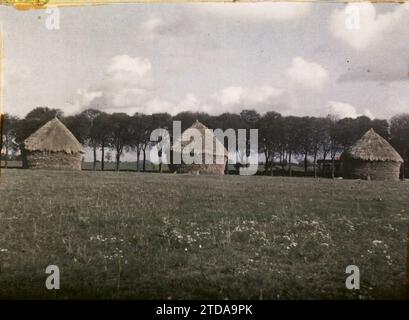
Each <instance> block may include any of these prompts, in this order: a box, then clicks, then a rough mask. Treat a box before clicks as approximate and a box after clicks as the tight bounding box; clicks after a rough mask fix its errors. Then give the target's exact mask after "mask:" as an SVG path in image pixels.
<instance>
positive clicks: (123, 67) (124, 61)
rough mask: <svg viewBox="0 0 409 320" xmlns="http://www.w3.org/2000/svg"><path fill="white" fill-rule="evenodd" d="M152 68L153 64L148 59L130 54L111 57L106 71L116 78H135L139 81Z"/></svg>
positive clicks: (128, 79)
mask: <svg viewBox="0 0 409 320" xmlns="http://www.w3.org/2000/svg"><path fill="white" fill-rule="evenodd" d="M151 69H152V65H151V63H150V61H149V60H148V59H142V58H138V57H135V58H131V57H130V56H128V55H120V56H115V57H113V58H112V59H111V62H110V64H109V66H108V68H107V69H106V73H107V75H108V76H110V77H112V78H114V79H115V80H124V81H130V80H131V78H132V79H134V78H135V79H136V80H137V81H139V80H140V79H141V78H142V77H144V76H145V75H146V74H147V73H148V72H149V71H151Z"/></svg>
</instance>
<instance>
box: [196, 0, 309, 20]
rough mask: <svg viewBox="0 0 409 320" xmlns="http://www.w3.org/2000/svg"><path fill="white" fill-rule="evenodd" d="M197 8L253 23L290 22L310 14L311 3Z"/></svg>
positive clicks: (223, 5)
mask: <svg viewBox="0 0 409 320" xmlns="http://www.w3.org/2000/svg"><path fill="white" fill-rule="evenodd" d="M196 8H198V9H199V10H201V11H205V12H208V13H211V14H214V15H218V16H222V17H232V18H237V19H246V20H252V21H288V20H296V19H299V18H301V17H303V16H305V15H306V14H308V13H309V11H310V8H311V4H310V3H288V2H274V3H270V2H262V3H238V2H236V3H202V4H200V5H199V4H197V5H196Z"/></svg>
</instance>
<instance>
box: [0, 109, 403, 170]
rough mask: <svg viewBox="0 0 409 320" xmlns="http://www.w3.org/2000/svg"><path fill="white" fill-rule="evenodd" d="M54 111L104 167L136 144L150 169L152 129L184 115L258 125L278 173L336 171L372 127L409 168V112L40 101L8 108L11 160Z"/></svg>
mask: <svg viewBox="0 0 409 320" xmlns="http://www.w3.org/2000/svg"><path fill="white" fill-rule="evenodd" d="M54 117H58V118H60V119H61V120H62V121H63V122H64V123H65V125H66V126H67V127H68V128H69V129H70V130H71V132H72V133H73V134H74V135H75V136H76V137H77V139H78V140H79V141H80V142H81V143H82V144H83V145H85V146H88V147H89V148H91V150H92V152H93V168H94V169H96V166H97V152H98V151H99V150H100V152H101V169H102V170H104V165H105V164H104V160H105V158H106V151H107V149H109V150H113V151H114V152H115V163H116V169H117V170H119V166H120V159H121V155H123V154H124V152H125V151H130V150H132V151H136V159H135V160H136V166H137V168H136V169H137V170H138V171H140V170H141V169H142V170H143V171H145V170H146V159H147V157H146V154H147V151H148V150H149V148H150V147H152V146H153V145H154V144H153V142H151V141H150V134H151V132H152V130H154V129H157V128H164V129H168V130H169V132H170V133H171V128H172V121H173V120H179V121H181V123H182V130H185V129H187V128H188V127H189V126H190V125H191V124H192V123H193V122H194V121H195V120H199V121H200V122H202V123H203V124H205V125H206V126H208V127H209V128H213V129H216V128H220V129H223V130H226V129H229V128H232V129H235V130H237V129H246V130H247V131H249V130H250V129H258V130H259V145H258V150H251V151H252V152H259V153H261V154H263V155H264V159H265V165H264V170H265V172H266V173H268V174H273V169H274V167H275V166H278V167H280V166H281V170H282V172H286V173H287V174H288V175H290V176H291V175H292V173H293V168H292V164H293V163H294V160H295V159H302V162H303V166H304V172H305V174H307V171H308V167H309V165H310V164H311V166H312V167H313V172H314V175H315V176H317V174H318V172H317V159H318V158H322V159H323V160H330V161H332V163H333V165H332V175H334V168H335V166H334V163H335V161H336V157H337V156H338V155H339V154H340V153H341V152H342V151H343V150H344V149H345V148H347V147H348V146H350V145H351V144H352V143H354V142H355V141H356V140H357V139H359V138H360V137H361V136H362V135H363V134H364V133H365V132H366V131H367V130H369V129H370V128H373V129H374V130H375V131H376V132H377V133H379V134H380V135H381V136H383V137H384V138H385V139H386V140H388V141H390V142H391V144H392V145H393V146H394V147H395V148H396V150H397V151H398V152H399V153H400V154H401V156H402V157H403V158H404V160H405V165H404V169H403V174H405V171H406V172H407V169H408V164H409V114H400V115H397V116H394V117H393V118H392V119H391V120H390V121H387V120H379V119H375V120H372V119H370V118H368V117H365V116H361V117H358V118H355V119H352V118H343V119H338V118H336V117H333V116H327V117H296V116H282V115H281V114H280V113H277V112H275V111H270V112H267V113H265V114H259V113H258V112H256V111H254V110H243V111H241V112H240V113H239V114H236V113H223V114H221V115H218V116H212V115H209V114H207V113H193V112H182V113H179V114H177V115H176V116H171V115H170V114H168V113H156V114H152V115H147V114H141V113H136V114H134V115H133V116H129V115H128V114H125V113H112V114H108V113H105V112H102V111H99V110H95V109H87V110H84V111H83V112H81V113H78V114H76V115H72V116H67V117H64V115H63V112H62V111H61V110H59V109H50V108H47V107H37V108H35V109H33V110H32V111H30V112H29V113H28V114H27V115H26V116H25V117H24V118H22V119H19V118H18V117H16V116H13V115H10V114H6V116H5V121H4V122H5V123H4V130H3V141H4V143H3V144H4V145H3V150H2V153H3V154H4V157H3V158H4V159H5V161H7V159H8V158H9V154H10V153H18V151H19V149H20V148H21V146H22V143H23V141H24V140H25V139H26V138H27V137H28V136H29V135H30V134H32V133H33V132H34V131H35V130H37V129H38V128H39V127H41V126H42V125H43V124H45V123H46V122H47V121H49V120H51V119H52V118H54ZM248 151H249V152H250V150H248ZM140 157H142V161H140V160H141V159H140ZM140 163H142V168H140ZM238 167H239V165H238V166H237V168H238ZM160 170H162V167H161V166H160Z"/></svg>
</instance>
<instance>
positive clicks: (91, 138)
mask: <svg viewBox="0 0 409 320" xmlns="http://www.w3.org/2000/svg"><path fill="white" fill-rule="evenodd" d="M100 114H101V111H99V110H96V109H86V110H84V111H83V112H81V115H80V116H81V117H84V119H85V121H86V123H87V124H88V134H87V139H86V141H87V145H88V146H89V147H90V148H92V155H93V164H92V170H95V169H96V166H97V147H98V144H99V141H98V136H97V134H96V133H97V131H96V130H95V129H94V120H95V119H96V118H97V117H98V116H99V115H100Z"/></svg>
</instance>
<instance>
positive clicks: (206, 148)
mask: <svg viewBox="0 0 409 320" xmlns="http://www.w3.org/2000/svg"><path fill="white" fill-rule="evenodd" d="M189 129H196V130H198V132H199V133H200V137H201V140H202V141H201V144H196V143H200V141H199V142H198V141H196V140H194V142H192V139H191V141H184V139H183V140H182V138H179V140H177V142H179V143H176V144H174V146H173V148H172V149H173V150H172V151H173V152H179V153H181V156H182V164H171V165H170V166H169V167H170V169H171V171H175V172H178V173H193V174H215V175H223V174H224V170H225V168H226V164H227V160H228V151H227V150H226V148H225V147H224V145H223V144H222V143H221V142H220V141H219V139H217V137H216V136H215V135H214V134H213V131H212V130H210V129H209V128H207V127H206V126H205V125H204V124H203V123H201V122H199V121H198V120H196V121H195V123H193V125H192V126H191V127H190V128H189ZM189 129H187V130H189ZM186 133H187V131H185V132H184V133H183V134H182V136H183V135H184V134H186ZM206 135H207V139H208V141H212V142H213V143H206V139H205V137H206ZM191 143H193V144H194V146H195V150H197V149H200V150H201V152H200V154H198V153H195V154H194V155H195V156H198V157H200V158H201V159H202V161H201V163H192V164H186V163H184V162H183V153H184V152H186V151H185V149H184V148H185V147H186V146H187V145H189V144H191ZM190 155H191V156H193V154H190ZM206 157H207V158H208V159H213V160H212V163H206V161H205V160H206ZM220 160H221V161H220ZM208 162H209V161H208ZM220 162H223V163H220Z"/></svg>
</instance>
